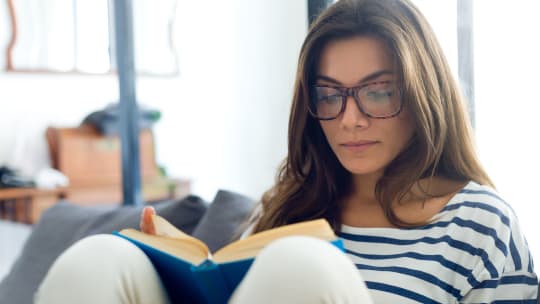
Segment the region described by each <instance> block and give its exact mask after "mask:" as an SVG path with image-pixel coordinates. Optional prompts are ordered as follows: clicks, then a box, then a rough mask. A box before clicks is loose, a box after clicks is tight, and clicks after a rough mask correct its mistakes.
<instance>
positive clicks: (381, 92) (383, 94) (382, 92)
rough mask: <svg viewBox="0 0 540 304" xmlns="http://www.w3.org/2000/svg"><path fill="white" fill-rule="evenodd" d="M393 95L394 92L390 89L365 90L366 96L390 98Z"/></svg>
mask: <svg viewBox="0 0 540 304" xmlns="http://www.w3.org/2000/svg"><path fill="white" fill-rule="evenodd" d="M392 95H394V92H393V91H392V90H390V89H387V90H382V89H381V90H374V91H367V92H366V96H367V97H369V98H373V99H382V98H385V99H386V98H390V97H392Z"/></svg>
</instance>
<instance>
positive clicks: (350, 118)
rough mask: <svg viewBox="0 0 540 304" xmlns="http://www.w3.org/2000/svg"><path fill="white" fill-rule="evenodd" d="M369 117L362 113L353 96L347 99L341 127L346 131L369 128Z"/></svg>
mask: <svg viewBox="0 0 540 304" xmlns="http://www.w3.org/2000/svg"><path fill="white" fill-rule="evenodd" d="M369 123H370V120H369V117H368V116H367V115H366V114H364V113H363V112H362V111H360V108H359V106H358V105H357V104H356V101H355V100H354V98H353V97H352V96H348V97H347V101H346V104H345V111H343V115H342V116H341V125H342V127H343V128H344V129H350V130H352V129H354V128H365V127H367V126H369Z"/></svg>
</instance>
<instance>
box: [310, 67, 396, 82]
mask: <svg viewBox="0 0 540 304" xmlns="http://www.w3.org/2000/svg"><path fill="white" fill-rule="evenodd" d="M386 74H394V72H393V71H391V70H380V71H376V72H373V73H371V74H368V75H367V76H365V77H364V78H362V79H360V80H359V81H358V82H357V84H361V83H364V82H366V81H371V80H374V79H377V78H379V77H381V76H382V75H386ZM317 80H324V81H327V82H331V83H333V84H339V85H341V84H342V83H341V82H339V81H337V80H336V79H334V78H332V77H329V76H325V75H317V76H316V77H315V81H317Z"/></svg>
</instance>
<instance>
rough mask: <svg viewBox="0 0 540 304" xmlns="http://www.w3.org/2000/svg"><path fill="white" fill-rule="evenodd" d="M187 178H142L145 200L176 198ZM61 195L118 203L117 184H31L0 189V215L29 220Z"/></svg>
mask: <svg viewBox="0 0 540 304" xmlns="http://www.w3.org/2000/svg"><path fill="white" fill-rule="evenodd" d="M190 187H191V183H190V181H189V180H181V179H166V178H160V179H155V180H152V181H146V182H143V187H142V188H143V189H142V191H143V198H144V201H145V202H147V203H153V202H158V201H162V200H167V199H179V198H182V197H184V196H187V195H188V194H189V193H190ZM61 199H64V200H66V201H69V202H70V203H74V204H78V205H88V206H90V205H103V204H109V205H120V204H121V202H122V185H121V184H100V185H99V184H98V185H86V186H85V185H79V186H73V187H64V188H58V189H54V190H42V189H35V188H8V189H0V219H6V220H11V221H16V222H23V223H27V224H33V223H35V222H37V221H38V220H39V218H40V217H41V214H42V213H43V211H45V210H46V209H47V208H49V207H51V206H53V205H54V204H56V203H57V202H58V201H59V200H61Z"/></svg>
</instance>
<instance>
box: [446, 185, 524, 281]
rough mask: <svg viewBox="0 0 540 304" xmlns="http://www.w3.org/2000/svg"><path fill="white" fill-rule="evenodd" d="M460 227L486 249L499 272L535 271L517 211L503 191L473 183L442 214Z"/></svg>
mask: <svg viewBox="0 0 540 304" xmlns="http://www.w3.org/2000/svg"><path fill="white" fill-rule="evenodd" d="M440 216H441V217H443V218H446V219H448V220H450V221H452V222H454V223H456V226H459V228H460V229H455V231H459V234H460V238H462V239H464V240H467V243H469V244H471V245H474V247H475V248H477V249H478V250H479V252H483V253H482V255H483V259H482V260H483V261H482V262H483V263H482V264H485V263H486V262H487V261H489V262H492V263H493V266H494V268H496V269H497V271H494V272H492V273H491V275H493V274H494V273H497V272H499V273H500V272H502V271H503V269H504V271H521V270H526V271H532V259H531V256H530V253H529V249H528V245H527V241H526V240H525V236H524V234H523V232H522V230H521V227H520V225H519V222H518V219H517V216H516V213H515V212H514V210H513V209H512V207H511V205H510V204H509V203H507V202H506V201H505V200H504V199H503V198H502V197H501V196H500V195H499V193H498V192H497V191H496V190H495V189H493V188H491V187H489V186H485V185H480V184H478V183H476V182H469V183H468V184H467V185H466V186H465V187H464V188H463V189H461V190H460V191H459V192H458V193H457V194H456V195H455V196H454V198H452V200H451V201H450V202H449V203H448V205H447V206H446V207H445V208H444V209H443V211H442V212H441V214H440Z"/></svg>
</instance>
